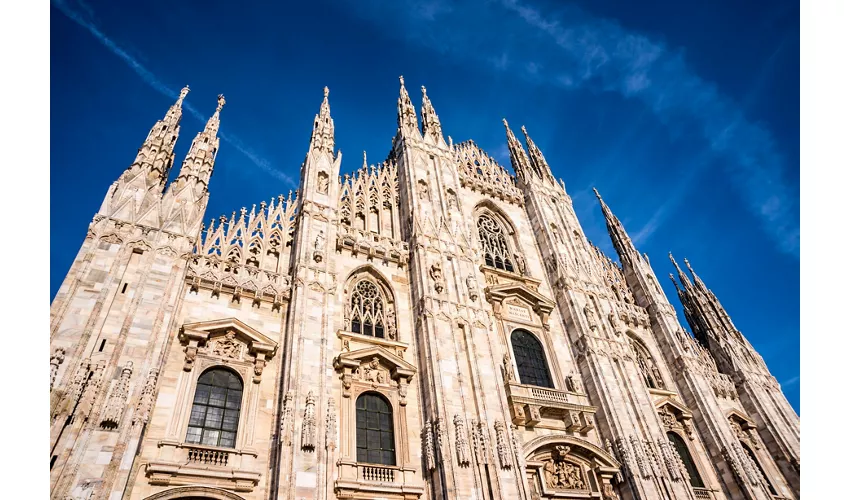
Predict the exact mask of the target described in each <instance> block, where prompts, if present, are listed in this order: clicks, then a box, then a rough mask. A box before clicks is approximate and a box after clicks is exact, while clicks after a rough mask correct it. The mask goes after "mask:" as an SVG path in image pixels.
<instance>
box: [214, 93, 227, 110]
mask: <svg viewBox="0 0 850 500" xmlns="http://www.w3.org/2000/svg"><path fill="white" fill-rule="evenodd" d="M225 102H226V101H225V100H224V94H219V95H218V106H217V107H216V108H215V110H216V111H221V108H223V107H224V103H225Z"/></svg>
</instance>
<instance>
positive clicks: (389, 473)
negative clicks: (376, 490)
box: [360, 466, 395, 483]
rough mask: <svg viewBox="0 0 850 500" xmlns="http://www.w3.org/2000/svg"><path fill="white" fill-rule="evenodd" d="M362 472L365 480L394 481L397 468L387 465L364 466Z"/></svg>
mask: <svg viewBox="0 0 850 500" xmlns="http://www.w3.org/2000/svg"><path fill="white" fill-rule="evenodd" d="M360 471H361V472H360V473H361V475H362V478H361V479H363V480H364V481H374V482H378V483H393V482H395V470H394V469H389V468H387V467H372V466H362V467H361V468H360Z"/></svg>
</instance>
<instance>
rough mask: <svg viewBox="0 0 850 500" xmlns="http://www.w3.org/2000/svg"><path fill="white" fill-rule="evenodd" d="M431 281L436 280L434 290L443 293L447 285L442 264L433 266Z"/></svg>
mask: <svg viewBox="0 0 850 500" xmlns="http://www.w3.org/2000/svg"><path fill="white" fill-rule="evenodd" d="M430 274H431V279H432V280H434V290H435V291H436V292H437V293H443V290H444V289H445V283H444V282H443V268H442V266H440V263H439V262H437V263H434V264H432V265H431V271H430Z"/></svg>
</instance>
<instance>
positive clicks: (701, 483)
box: [667, 430, 706, 488]
mask: <svg viewBox="0 0 850 500" xmlns="http://www.w3.org/2000/svg"><path fill="white" fill-rule="evenodd" d="M671 435H672V436H676V438H677V439H678V440H679V442H681V444H682V446H683V447H684V449H685V451H687V452H688V459H689V460H690V461H691V465H693V468H694V472H696V475H697V477H696V479H697V480H698V482H699V485H696V484H694V478H693V477H692V475H691V471H690V470H689V469H688V464H687V462H685V457H683V456H682V454H681V453H679V449H678V448H677V446H676V444H674V443H673V440H672V439H670V436H671ZM688 441H689V440H686V439H685V438H683V437H682V436H681V435H680V434H679V433H678V432H676V431H673V430H668V431H667V442H669V443H670V447H671V448H673V452H674V453H676V454H677V455H678V456H679V459H680V460H682V464H683V465H684V466H685V470H686V471H687V472H688V476H689V483H690V485H691V488H705V487H706V486H705V480H704V479H703V478H702V472H701V471H700V467H699V464H698V463H697V461H696V460H694V453H693V450H691V447H690V446H689V445H688Z"/></svg>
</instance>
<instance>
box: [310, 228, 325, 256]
mask: <svg viewBox="0 0 850 500" xmlns="http://www.w3.org/2000/svg"><path fill="white" fill-rule="evenodd" d="M324 247H325V231H324V230H322V229H320V230H319V234H317V235H316V241H314V242H313V260H314V261H316V262H321V261H322V259H323V258H324V253H323V252H322V250H323V249H324Z"/></svg>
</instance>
